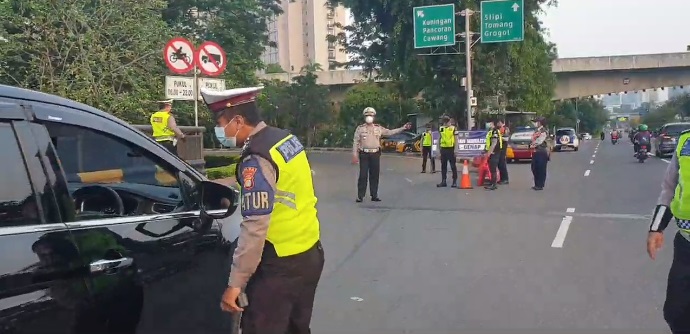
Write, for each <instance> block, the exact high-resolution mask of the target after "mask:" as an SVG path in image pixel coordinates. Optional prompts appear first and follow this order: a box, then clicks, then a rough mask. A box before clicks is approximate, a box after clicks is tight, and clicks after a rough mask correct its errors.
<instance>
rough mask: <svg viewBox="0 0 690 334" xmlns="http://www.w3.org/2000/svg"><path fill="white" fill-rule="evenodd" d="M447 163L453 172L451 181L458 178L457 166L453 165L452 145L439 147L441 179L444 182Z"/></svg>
mask: <svg viewBox="0 0 690 334" xmlns="http://www.w3.org/2000/svg"><path fill="white" fill-rule="evenodd" d="M448 164H450V170H451V172H452V174H453V182H455V181H457V180H458V167H457V166H456V165H455V152H454V148H453V147H441V181H442V182H446V173H448Z"/></svg>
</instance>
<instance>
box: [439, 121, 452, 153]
mask: <svg viewBox="0 0 690 334" xmlns="http://www.w3.org/2000/svg"><path fill="white" fill-rule="evenodd" d="M439 132H440V133H441V143H440V145H441V147H442V148H449V147H455V127H454V126H442V127H441V128H440V129H439Z"/></svg>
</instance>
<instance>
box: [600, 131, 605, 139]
mask: <svg viewBox="0 0 690 334" xmlns="http://www.w3.org/2000/svg"><path fill="white" fill-rule="evenodd" d="M605 137H606V132H604V131H601V140H604V138H605Z"/></svg>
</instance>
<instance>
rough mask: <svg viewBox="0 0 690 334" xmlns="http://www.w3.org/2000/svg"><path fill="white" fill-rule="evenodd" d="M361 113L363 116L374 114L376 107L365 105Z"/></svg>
mask: <svg viewBox="0 0 690 334" xmlns="http://www.w3.org/2000/svg"><path fill="white" fill-rule="evenodd" d="M362 115H364V116H376V109H374V108H372V107H366V108H364V111H362Z"/></svg>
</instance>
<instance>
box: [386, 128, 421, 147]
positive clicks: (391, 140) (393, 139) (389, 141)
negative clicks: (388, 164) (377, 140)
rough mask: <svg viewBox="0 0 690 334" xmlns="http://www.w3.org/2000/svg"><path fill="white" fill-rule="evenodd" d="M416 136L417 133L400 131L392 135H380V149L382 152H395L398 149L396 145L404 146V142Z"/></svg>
mask: <svg viewBox="0 0 690 334" xmlns="http://www.w3.org/2000/svg"><path fill="white" fill-rule="evenodd" d="M416 136H417V134H416V133H413V132H401V133H396V134H394V135H392V136H384V137H381V150H382V151H384V152H395V151H397V149H398V145H403V146H404V145H405V142H407V141H408V140H410V139H413V138H414V137H416Z"/></svg>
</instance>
